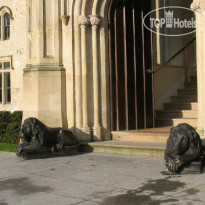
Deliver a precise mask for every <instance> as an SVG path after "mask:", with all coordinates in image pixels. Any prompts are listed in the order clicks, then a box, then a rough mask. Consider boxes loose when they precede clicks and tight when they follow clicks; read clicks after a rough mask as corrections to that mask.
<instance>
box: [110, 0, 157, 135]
mask: <svg viewBox="0 0 205 205" xmlns="http://www.w3.org/2000/svg"><path fill="white" fill-rule="evenodd" d="M149 11H151V0H148V1H143V0H111V3H110V8H109V14H108V18H109V55H110V100H111V130H112V131H116V130H137V129H144V128H152V127H153V126H154V114H153V113H154V109H153V107H154V106H153V75H152V74H149V73H147V72H146V70H148V69H150V68H152V67H153V66H152V40H151V39H152V37H151V32H150V31H148V30H147V29H146V28H144V26H143V17H144V16H145V15H146V14H147V13H148V12H149ZM147 19H148V18H147ZM146 25H148V23H146Z"/></svg>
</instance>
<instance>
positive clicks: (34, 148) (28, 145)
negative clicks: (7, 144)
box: [16, 118, 79, 158]
mask: <svg viewBox="0 0 205 205" xmlns="http://www.w3.org/2000/svg"><path fill="white" fill-rule="evenodd" d="M20 139H21V141H22V143H21V144H20V145H19V146H18V148H17V150H16V155H17V156H18V157H23V158H26V155H27V154H28V153H29V154H31V153H32V154H34V155H35V154H37V153H44V154H46V153H47V154H49V153H50V154H52V155H53V153H60V152H63V151H64V150H72V149H76V148H78V147H79V141H78V139H77V137H75V136H74V135H73V133H72V132H71V131H69V130H66V129H62V128H50V127H47V126H46V125H45V124H43V123H42V122H41V121H39V120H38V119H36V118H27V119H26V120H24V123H23V125H22V129H21V131H20Z"/></svg>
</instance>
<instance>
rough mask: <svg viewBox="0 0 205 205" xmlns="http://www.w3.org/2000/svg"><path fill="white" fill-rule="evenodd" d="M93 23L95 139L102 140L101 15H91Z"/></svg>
mask: <svg viewBox="0 0 205 205" xmlns="http://www.w3.org/2000/svg"><path fill="white" fill-rule="evenodd" d="M89 17H90V22H91V25H92V44H93V91H94V93H93V96H94V127H93V131H94V140H95V141H99V140H102V136H101V135H102V127H101V121H100V93H99V66H98V42H97V40H98V32H97V31H98V27H99V25H100V23H101V20H100V17H99V16H96V15H90V16H89Z"/></svg>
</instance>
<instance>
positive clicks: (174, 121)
mask: <svg viewBox="0 0 205 205" xmlns="http://www.w3.org/2000/svg"><path fill="white" fill-rule="evenodd" d="M180 123H187V124H189V125H191V126H192V127H194V128H196V127H197V123H198V120H197V118H175V119H161V120H160V119H157V120H156V126H157V127H163V126H177V125H178V124H180Z"/></svg>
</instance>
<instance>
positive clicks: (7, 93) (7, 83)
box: [4, 73, 11, 103]
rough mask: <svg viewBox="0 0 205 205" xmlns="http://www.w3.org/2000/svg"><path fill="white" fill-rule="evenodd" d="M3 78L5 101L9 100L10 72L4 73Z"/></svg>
mask: <svg viewBox="0 0 205 205" xmlns="http://www.w3.org/2000/svg"><path fill="white" fill-rule="evenodd" d="M4 78H5V103H10V102H11V82H10V73H4Z"/></svg>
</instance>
